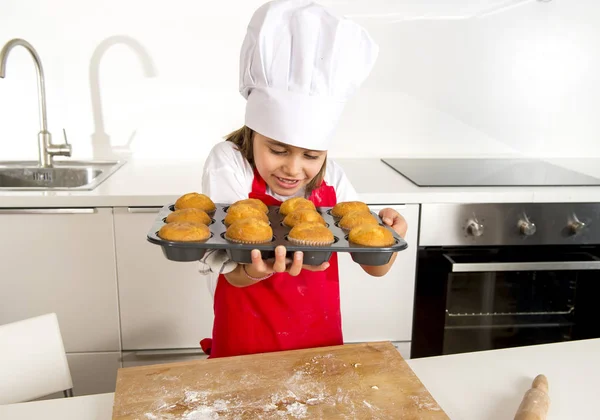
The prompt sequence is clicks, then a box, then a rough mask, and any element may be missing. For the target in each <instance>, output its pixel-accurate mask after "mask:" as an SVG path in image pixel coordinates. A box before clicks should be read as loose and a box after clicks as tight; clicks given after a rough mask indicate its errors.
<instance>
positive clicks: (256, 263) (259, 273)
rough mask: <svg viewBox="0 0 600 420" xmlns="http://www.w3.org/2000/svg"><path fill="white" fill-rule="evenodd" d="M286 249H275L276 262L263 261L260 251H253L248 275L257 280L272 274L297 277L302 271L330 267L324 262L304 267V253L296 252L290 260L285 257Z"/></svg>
mask: <svg viewBox="0 0 600 420" xmlns="http://www.w3.org/2000/svg"><path fill="white" fill-rule="evenodd" d="M286 252H287V251H286V249H285V247H284V246H283V245H279V246H278V247H277V248H275V260H274V261H273V260H271V259H269V260H263V259H262V256H261V254H260V251H259V250H258V249H253V250H252V253H251V256H252V264H247V265H246V266H245V269H246V271H247V272H248V274H249V275H250V276H252V277H255V278H262V277H265V276H267V275H269V274H271V273H285V272H287V273H289V274H290V276H294V277H295V276H297V275H298V274H300V271H301V270H302V269H305V270H309V271H323V270H326V269H327V268H328V267H329V263H328V262H324V263H323V264H321V265H318V266H314V265H303V264H302V259H303V256H304V255H303V253H302V252H300V251H296V252H295V253H294V259H293V260H290V259H288V258H286V257H285V254H286Z"/></svg>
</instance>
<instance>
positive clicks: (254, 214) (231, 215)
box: [224, 204, 269, 226]
mask: <svg viewBox="0 0 600 420" xmlns="http://www.w3.org/2000/svg"><path fill="white" fill-rule="evenodd" d="M248 218H252V219H258V220H262V221H264V222H268V221H269V216H267V214H266V213H265V212H263V211H262V210H259V209H257V208H256V207H253V206H251V205H249V204H236V205H235V206H231V207H229V208H228V209H227V215H226V216H225V220H224V221H225V226H229V225H231V224H232V223H233V222H235V221H236V220H241V219H248Z"/></svg>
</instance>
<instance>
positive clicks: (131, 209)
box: [127, 207, 162, 213]
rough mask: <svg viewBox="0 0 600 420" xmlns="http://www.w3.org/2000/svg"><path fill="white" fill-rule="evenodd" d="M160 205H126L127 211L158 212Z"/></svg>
mask: <svg viewBox="0 0 600 420" xmlns="http://www.w3.org/2000/svg"><path fill="white" fill-rule="evenodd" d="M161 208H162V207H127V212H129V213H158V212H159V211H160V209H161Z"/></svg>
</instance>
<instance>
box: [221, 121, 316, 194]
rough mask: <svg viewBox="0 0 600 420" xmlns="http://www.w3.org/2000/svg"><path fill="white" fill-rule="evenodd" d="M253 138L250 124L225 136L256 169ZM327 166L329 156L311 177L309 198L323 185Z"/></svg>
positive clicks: (306, 191) (307, 187)
mask: <svg viewBox="0 0 600 420" xmlns="http://www.w3.org/2000/svg"><path fill="white" fill-rule="evenodd" d="M253 140H254V130H252V129H251V128H250V127H248V126H243V127H242V128H240V129H239V130H235V131H234V132H232V133H230V134H229V135H227V136H226V137H225V141H230V142H232V143H233V144H235V145H236V146H237V148H238V150H239V151H240V153H241V154H242V156H244V157H245V158H246V160H247V161H248V163H250V166H252V168H254V169H255V168H256V166H255V165H254V153H253V150H252V147H253V146H252V144H253ZM326 167H327V158H326V159H325V161H324V162H323V166H321V169H320V170H319V173H318V174H317V175H316V176H315V177H314V178H313V179H311V180H310V182H309V183H308V185H307V186H306V190H305V193H304V195H305V196H306V197H307V198H308V197H309V196H310V194H311V193H312V192H313V191H314V190H315V189H317V188H319V187H320V186H321V183H322V182H323V179H325V170H326Z"/></svg>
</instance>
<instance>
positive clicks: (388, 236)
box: [348, 225, 396, 247]
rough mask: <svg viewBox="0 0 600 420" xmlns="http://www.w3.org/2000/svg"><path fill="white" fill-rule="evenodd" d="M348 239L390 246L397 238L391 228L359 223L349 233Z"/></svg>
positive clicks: (366, 244)
mask: <svg viewBox="0 0 600 420" xmlns="http://www.w3.org/2000/svg"><path fill="white" fill-rule="evenodd" d="M348 241H349V242H352V243H353V244H357V245H362V246H373V247H388V246H392V245H394V242H396V240H395V239H394V235H392V232H390V231H389V229H386V228H384V227H383V226H380V225H359V226H356V227H354V228H352V230H350V233H349V234H348Z"/></svg>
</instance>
